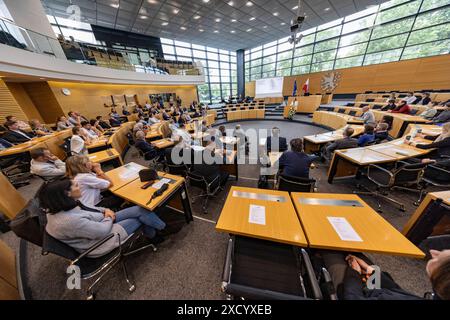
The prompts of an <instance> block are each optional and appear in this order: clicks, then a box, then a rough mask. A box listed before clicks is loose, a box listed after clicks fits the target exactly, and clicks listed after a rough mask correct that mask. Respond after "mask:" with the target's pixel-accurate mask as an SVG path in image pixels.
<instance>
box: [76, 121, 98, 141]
mask: <svg viewBox="0 0 450 320" xmlns="http://www.w3.org/2000/svg"><path fill="white" fill-rule="evenodd" d="M80 132H81V134H82V135H83V136H84V137H87V138H88V139H87V140H95V139H97V138H98V135H97V133H96V132H95V131H93V130H92V126H91V123H90V122H87V121H81V131H80Z"/></svg>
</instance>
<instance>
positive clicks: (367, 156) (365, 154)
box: [335, 148, 396, 166]
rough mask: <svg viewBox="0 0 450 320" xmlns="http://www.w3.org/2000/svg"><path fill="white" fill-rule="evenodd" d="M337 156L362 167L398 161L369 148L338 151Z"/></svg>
mask: <svg viewBox="0 0 450 320" xmlns="http://www.w3.org/2000/svg"><path fill="white" fill-rule="evenodd" d="M335 154H338V155H339V156H341V157H342V158H344V159H346V160H349V161H351V162H354V163H356V164H357V165H360V166H365V165H369V164H371V163H374V164H375V163H383V162H392V161H395V160H396V158H395V157H392V156H389V155H385V154H382V153H379V152H376V151H373V150H370V149H369V148H353V149H347V150H336V151H335Z"/></svg>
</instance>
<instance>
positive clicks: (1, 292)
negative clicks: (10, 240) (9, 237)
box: [0, 240, 20, 300]
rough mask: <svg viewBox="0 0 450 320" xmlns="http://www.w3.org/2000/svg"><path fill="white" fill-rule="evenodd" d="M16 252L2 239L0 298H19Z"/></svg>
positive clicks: (0, 242)
mask: <svg viewBox="0 0 450 320" xmlns="http://www.w3.org/2000/svg"><path fill="white" fill-rule="evenodd" d="M17 283H18V281H17V275H16V257H15V255H14V252H13V251H12V250H11V249H10V248H9V247H8V246H7V245H6V244H5V243H4V242H3V241H1V240H0V300H19V299H20V294H19V289H18V284H17Z"/></svg>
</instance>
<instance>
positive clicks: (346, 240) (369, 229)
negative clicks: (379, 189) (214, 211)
mask: <svg viewBox="0 0 450 320" xmlns="http://www.w3.org/2000/svg"><path fill="white" fill-rule="evenodd" d="M216 230H217V231H220V232H226V233H230V234H236V235H241V236H245V237H252V238H259V239H263V240H268V241H274V242H280V243H286V244H291V245H294V246H299V247H310V248H316V249H327V250H340V251H350V252H372V253H383V254H392V255H401V256H407V257H412V258H423V257H424V256H425V255H424V253H423V252H422V251H421V250H420V249H419V248H417V247H416V246H415V245H414V244H412V243H411V242H410V241H409V240H408V239H406V238H405V237H404V236H403V235H402V234H401V233H400V232H399V231H397V230H396V229H395V228H394V227H393V226H392V225H391V224H390V223H389V222H387V221H386V220H384V219H383V218H382V217H381V216H380V215H379V214H378V213H376V212H375V211H374V210H373V209H372V208H371V207H370V206H369V205H367V204H366V203H365V202H364V201H363V200H361V199H360V198H359V197H358V196H357V195H349V194H321V193H291V194H289V193H288V192H284V191H276V190H262V189H254V188H244V187H232V188H231V190H230V192H229V194H228V197H227V200H226V202H225V205H224V207H223V209H222V212H221V214H220V217H219V220H218V222H217V225H216Z"/></svg>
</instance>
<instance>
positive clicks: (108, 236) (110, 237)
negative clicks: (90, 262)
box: [70, 233, 120, 265]
mask: <svg viewBox="0 0 450 320" xmlns="http://www.w3.org/2000/svg"><path fill="white" fill-rule="evenodd" d="M115 235H116V233H111V234H109V235H107V236H106V237H105V238H103V239H102V240H100V241H98V242H97V243H95V244H94V245H93V246H92V247H90V248H89V249H87V250H86V251H84V252H83V253H82V254H80V255H79V256H78V257H77V258H76V259H75V260H73V261H72V262H71V263H70V264H71V265H74V264H76V263H77V262H78V261H80V260H81V259H83V258H84V257H86V256H87V255H88V254H89V253H91V252H92V251H94V250H95V249H97V248H98V247H100V246H102V245H103V244H104V243H105V242H107V241H108V240H110V239H112V238H113V237H114V236H115ZM117 235H118V236H119V238H120V235H119V234H117Z"/></svg>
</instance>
